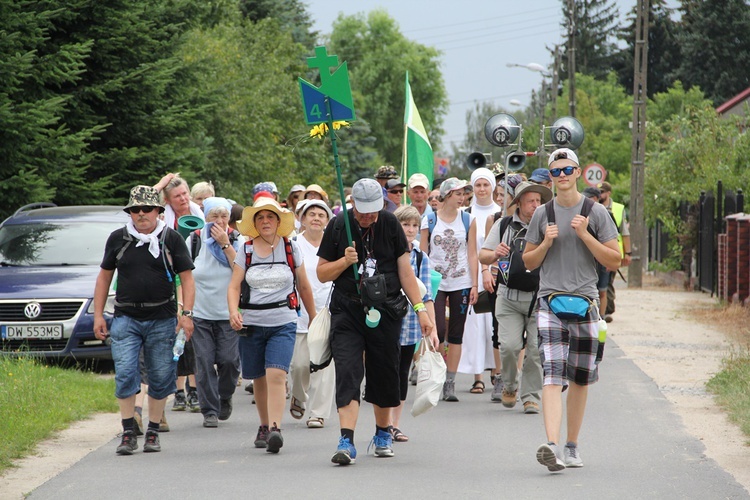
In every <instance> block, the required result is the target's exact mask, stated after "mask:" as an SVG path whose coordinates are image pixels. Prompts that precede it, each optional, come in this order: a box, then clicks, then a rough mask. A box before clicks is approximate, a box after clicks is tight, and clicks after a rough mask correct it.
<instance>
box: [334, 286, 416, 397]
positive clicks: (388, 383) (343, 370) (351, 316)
mask: <svg viewBox="0 0 750 500" xmlns="http://www.w3.org/2000/svg"><path fill="white" fill-rule="evenodd" d="M330 311H331V333H332V336H331V352H332V353H333V361H334V363H336V408H343V407H344V406H348V405H349V404H350V403H351V402H352V401H357V402H358V403H359V400H360V398H361V394H360V387H361V386H362V380H363V378H365V377H366V380H367V385H366V388H365V401H367V402H369V403H372V404H374V405H377V406H379V407H381V408H394V407H396V406H398V405H399V404H401V398H400V390H399V376H398V369H399V359H400V355H401V345H400V343H399V339H400V337H401V321H402V320H394V319H393V318H391V317H390V316H389V315H387V314H383V315H382V316H381V318H380V323H379V324H378V326H377V327H375V328H370V327H368V326H366V325H365V312H364V308H363V307H362V304H361V303H360V302H358V301H354V300H350V299H348V298H346V297H343V296H342V295H341V294H337V293H336V292H335V291H334V293H333V297H332V299H331V305H330ZM363 354H364V357H363ZM365 360H366V362H365Z"/></svg>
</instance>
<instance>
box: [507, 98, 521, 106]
mask: <svg viewBox="0 0 750 500" xmlns="http://www.w3.org/2000/svg"><path fill="white" fill-rule="evenodd" d="M508 102H509V103H510V105H511V106H523V103H522V102H521V101H519V100H518V99H511V100H510V101H508Z"/></svg>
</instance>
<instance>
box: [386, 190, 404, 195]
mask: <svg viewBox="0 0 750 500" xmlns="http://www.w3.org/2000/svg"><path fill="white" fill-rule="evenodd" d="M388 192H389V193H391V194H404V190H403V189H389V190H388Z"/></svg>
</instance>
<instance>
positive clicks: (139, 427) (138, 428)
mask: <svg viewBox="0 0 750 500" xmlns="http://www.w3.org/2000/svg"><path fill="white" fill-rule="evenodd" d="M133 419H135V426H134V427H133V430H134V431H135V435H136V436H143V417H142V416H141V414H140V413H138V412H135V415H133Z"/></svg>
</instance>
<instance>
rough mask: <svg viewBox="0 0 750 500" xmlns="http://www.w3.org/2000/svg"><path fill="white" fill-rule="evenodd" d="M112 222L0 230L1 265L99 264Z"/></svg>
mask: <svg viewBox="0 0 750 500" xmlns="http://www.w3.org/2000/svg"><path fill="white" fill-rule="evenodd" d="M117 226H118V224H116V223H112V222H67V221H60V222H43V223H34V224H18V225H5V226H3V227H0V265H4V266H81V265H99V264H101V262H102V257H103V255H104V245H105V244H106V243H107V238H108V237H109V234H110V233H111V232H112V231H114V230H115V229H117Z"/></svg>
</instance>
